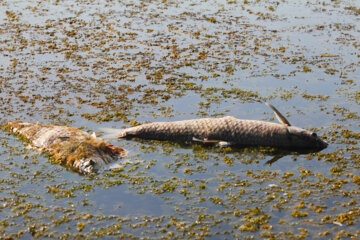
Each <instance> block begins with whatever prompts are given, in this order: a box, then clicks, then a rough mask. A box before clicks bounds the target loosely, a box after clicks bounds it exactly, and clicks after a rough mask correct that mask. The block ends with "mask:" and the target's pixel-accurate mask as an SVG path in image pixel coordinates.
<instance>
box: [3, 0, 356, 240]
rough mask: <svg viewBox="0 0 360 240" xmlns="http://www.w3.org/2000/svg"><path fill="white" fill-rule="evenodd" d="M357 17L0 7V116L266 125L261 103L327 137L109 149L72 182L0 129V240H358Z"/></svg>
mask: <svg viewBox="0 0 360 240" xmlns="http://www.w3.org/2000/svg"><path fill="white" fill-rule="evenodd" d="M359 14H360V4H359V2H358V1H308V2H307V3H303V2H301V1H292V0H285V1H185V2H184V1H182V2H181V1H139V2H135V3H134V2H133V1H90V0H78V1H66V0H65V1H55V0H54V1H22V0H17V1H4V0H3V1H1V0H0V103H1V104H0V111H1V114H2V117H1V121H3V122H7V121H14V120H22V121H32V122H36V121H39V122H41V123H54V124H66V125H71V126H74V127H82V128H84V129H85V130H88V131H98V129H99V128H101V127H117V128H122V127H128V126H131V125H134V124H138V123H143V122H147V121H163V120H171V121H173V120H182V119H190V118H198V117H204V116H206V117H208V116H214V117H215V116H223V115H232V116H236V117H238V118H246V119H259V120H267V121H276V120H274V119H273V114H272V112H271V111H270V110H269V109H268V108H267V107H266V106H265V105H264V104H261V103H259V102H258V101H259V100H265V101H269V102H271V103H272V104H274V105H275V106H277V107H278V108H279V110H281V111H282V112H283V113H284V114H285V115H286V116H287V117H288V119H289V121H290V122H291V123H292V124H293V125H295V126H299V127H304V128H308V129H313V130H316V131H317V132H318V134H319V135H322V136H324V138H325V139H326V141H328V142H329V143H330V145H329V147H328V148H327V149H325V150H323V151H322V152H320V153H311V154H300V153H295V152H284V151H280V150H275V149H264V148H251V149H248V148H245V149H230V148H223V149H221V148H216V147H204V146H201V145H187V144H177V143H168V142H156V141H128V140H111V143H112V144H115V145H119V146H121V147H124V148H126V149H127V150H129V152H130V154H129V156H128V157H127V159H125V162H119V163H114V164H112V165H111V166H109V167H110V168H111V169H106V170H105V171H104V172H102V173H100V174H98V175H94V176H80V175H78V174H77V173H74V172H73V171H71V170H68V169H66V168H64V167H62V166H59V165H56V164H52V163H51V160H49V158H47V157H46V156H43V155H39V154H38V153H37V152H35V151H33V150H29V149H27V148H26V146H25V144H24V142H21V141H19V140H18V139H17V138H16V137H15V136H13V135H9V134H8V133H7V132H4V131H1V132H0V141H1V147H0V159H1V160H0V183H1V185H0V236H1V238H23V239H27V238H29V237H30V236H33V237H40V238H47V237H51V238H63V239H66V238H69V239H73V238H86V239H92V238H99V237H102V238H105V239H111V238H145V239H147V238H149V239H158V238H164V239H166V238H168V239H183V238H206V239H234V238H239V239H251V238H253V239H261V238H267V239H273V238H280V239H299V238H307V239H308V238H312V239H316V238H318V239H324V238H326V239H336V238H338V239H357V238H359V234H360V232H359V230H358V229H359V227H360V223H359V215H360V207H359V201H360V200H359V190H360V189H359V186H360V173H359V167H360V165H359V163H360V152H359V138H360V136H359V134H360V124H359V122H360V121H359V120H360V116H359V110H360V88H359V74H360V71H359V57H360V55H359V54H360V51H359V46H360V42H359V39H360V34H359V31H360V30H359V24H358V23H359V20H360V15H359ZM98 133H100V132H98ZM268 161H271V162H273V163H272V164H267V163H268Z"/></svg>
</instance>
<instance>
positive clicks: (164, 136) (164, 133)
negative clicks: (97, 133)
mask: <svg viewBox="0 0 360 240" xmlns="http://www.w3.org/2000/svg"><path fill="white" fill-rule="evenodd" d="M266 105H267V106H269V107H270V108H271V109H272V110H273V111H274V113H275V115H276V117H277V119H278V120H279V121H280V123H272V122H265V121H258V120H243V119H237V118H235V117H232V116H227V117H222V118H201V119H192V120H183V121H175V122H154V123H148V124H143V125H139V126H136V127H130V128H126V129H111V130H109V129H103V131H105V132H110V131H111V134H110V135H107V136H104V138H106V137H109V138H112V137H116V138H132V137H137V138H144V139H153V140H170V141H198V142H203V143H218V144H220V145H242V146H270V147H280V148H291V149H314V150H321V149H324V148H326V147H327V146H328V144H327V143H326V142H325V141H323V140H322V139H321V138H320V137H318V136H317V134H316V133H315V132H311V131H308V130H305V129H302V128H298V127H295V126H291V124H290V123H289V121H288V120H287V119H286V118H285V117H284V116H283V115H282V114H281V113H280V112H279V111H278V110H277V109H276V108H275V107H274V106H272V105H271V104H269V103H266Z"/></svg>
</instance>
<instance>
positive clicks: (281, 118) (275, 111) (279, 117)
mask: <svg viewBox="0 0 360 240" xmlns="http://www.w3.org/2000/svg"><path fill="white" fill-rule="evenodd" d="M265 104H266V106H268V107H269V108H271V109H272V110H273V111H274V113H275V116H276V118H277V120H278V121H279V122H280V123H282V124H284V125H285V126H288V127H290V126H291V124H290V122H289V121H288V120H287V119H286V118H285V117H284V116H283V115H282V114H281V113H280V112H279V111H278V110H277V109H276V108H275V107H274V106H273V105H271V104H270V103H267V102H266V103H265Z"/></svg>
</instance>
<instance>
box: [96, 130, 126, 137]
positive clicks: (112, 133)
mask: <svg viewBox="0 0 360 240" xmlns="http://www.w3.org/2000/svg"><path fill="white" fill-rule="evenodd" d="M99 130H100V131H102V132H103V133H104V135H103V136H101V138H103V139H115V138H122V137H126V131H125V129H116V128H99Z"/></svg>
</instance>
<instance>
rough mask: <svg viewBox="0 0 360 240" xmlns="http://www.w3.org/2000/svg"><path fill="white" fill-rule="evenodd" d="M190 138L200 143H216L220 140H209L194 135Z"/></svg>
mask: <svg viewBox="0 0 360 240" xmlns="http://www.w3.org/2000/svg"><path fill="white" fill-rule="evenodd" d="M192 140H193V141H195V142H202V143H218V142H220V141H219V140H209V139H208V138H203V139H200V138H196V137H193V138H192Z"/></svg>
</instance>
